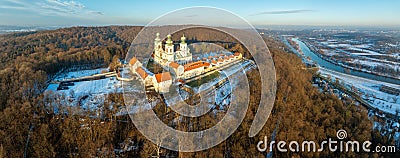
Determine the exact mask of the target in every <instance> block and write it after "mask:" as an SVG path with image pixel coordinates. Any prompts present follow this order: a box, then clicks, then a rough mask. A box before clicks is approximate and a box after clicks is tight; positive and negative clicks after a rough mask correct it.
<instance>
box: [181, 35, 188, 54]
mask: <svg viewBox="0 0 400 158" xmlns="http://www.w3.org/2000/svg"><path fill="white" fill-rule="evenodd" d="M179 46H180V49H179V50H181V51H182V52H185V53H186V52H187V43H186V37H185V35H183V36H182V37H181V43H180V44H179Z"/></svg>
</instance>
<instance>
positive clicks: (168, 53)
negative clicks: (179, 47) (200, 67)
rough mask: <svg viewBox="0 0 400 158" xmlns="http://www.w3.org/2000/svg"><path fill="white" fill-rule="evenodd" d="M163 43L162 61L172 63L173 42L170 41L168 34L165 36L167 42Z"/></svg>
mask: <svg viewBox="0 0 400 158" xmlns="http://www.w3.org/2000/svg"><path fill="white" fill-rule="evenodd" d="M165 43H166V44H165V54H164V55H165V56H164V57H163V59H165V60H167V61H169V62H174V56H175V55H174V42H173V41H172V39H171V35H170V34H169V35H168V36H167V41H166V42H165Z"/></svg>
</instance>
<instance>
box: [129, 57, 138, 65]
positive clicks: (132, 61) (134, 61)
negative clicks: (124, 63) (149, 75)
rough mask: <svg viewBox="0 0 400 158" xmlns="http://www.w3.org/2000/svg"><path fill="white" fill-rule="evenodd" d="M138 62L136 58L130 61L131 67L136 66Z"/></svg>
mask: <svg viewBox="0 0 400 158" xmlns="http://www.w3.org/2000/svg"><path fill="white" fill-rule="evenodd" d="M137 61H138V60H137V59H136V57H133V58H132V59H131V60H129V64H130V65H134V64H135V63H136V62H137Z"/></svg>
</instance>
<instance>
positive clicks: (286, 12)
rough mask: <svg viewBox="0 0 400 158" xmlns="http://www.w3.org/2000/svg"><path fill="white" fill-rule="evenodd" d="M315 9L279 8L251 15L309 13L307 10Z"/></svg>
mask: <svg viewBox="0 0 400 158" xmlns="http://www.w3.org/2000/svg"><path fill="white" fill-rule="evenodd" d="M314 11H315V10H308V9H297V10H278V11H266V12H259V13H255V14H250V15H249V16H256V15H271V14H295V13H307V12H314Z"/></svg>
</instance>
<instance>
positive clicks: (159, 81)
mask: <svg viewBox="0 0 400 158" xmlns="http://www.w3.org/2000/svg"><path fill="white" fill-rule="evenodd" d="M171 85H172V77H171V74H170V73H169V72H163V73H159V74H156V75H155V80H154V83H153V86H154V89H155V90H156V92H159V93H167V92H169V87H171Z"/></svg>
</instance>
